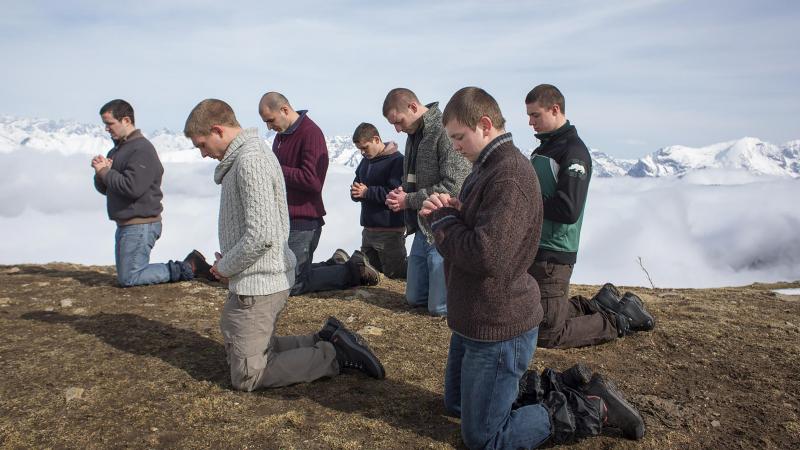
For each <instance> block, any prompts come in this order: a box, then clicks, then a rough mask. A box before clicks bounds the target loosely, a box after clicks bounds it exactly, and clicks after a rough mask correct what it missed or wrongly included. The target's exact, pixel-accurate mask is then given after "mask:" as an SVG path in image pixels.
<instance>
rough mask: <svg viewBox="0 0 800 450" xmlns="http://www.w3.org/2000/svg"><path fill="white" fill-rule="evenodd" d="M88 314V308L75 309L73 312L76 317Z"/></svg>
mask: <svg viewBox="0 0 800 450" xmlns="http://www.w3.org/2000/svg"><path fill="white" fill-rule="evenodd" d="M88 313H89V310H87V309H86V308H75V309H73V310H72V314H75V315H76V316H85V315H86V314H88Z"/></svg>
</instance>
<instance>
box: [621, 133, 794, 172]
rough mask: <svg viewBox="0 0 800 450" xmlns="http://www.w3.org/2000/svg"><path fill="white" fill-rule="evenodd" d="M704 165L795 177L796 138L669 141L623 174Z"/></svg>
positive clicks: (703, 166) (687, 170) (685, 168)
mask: <svg viewBox="0 0 800 450" xmlns="http://www.w3.org/2000/svg"><path fill="white" fill-rule="evenodd" d="M707 169H728V170H730V169H734V170H743V171H747V172H749V173H751V174H755V175H772V176H782V177H792V178H797V177H798V176H800V140H796V141H789V142H787V143H786V144H784V145H782V146H777V145H774V144H770V143H768V142H763V141H761V140H760V139H757V138H753V137H745V138H742V139H738V140H735V141H729V142H721V143H719V144H713V145H709V146H706V147H699V148H693V147H684V146H682V145H672V146H669V147H664V148H662V149H660V150H658V151H656V152H654V153H652V154H650V155H647V156H645V157H644V158H642V159H640V160H639V161H638V162H636V164H634V165H633V166H632V167H631V168H630V170H628V173H627V174H628V175H630V176H632V177H663V176H683V175H686V174H687V173H689V172H692V171H697V170H707Z"/></svg>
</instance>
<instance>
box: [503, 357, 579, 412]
mask: <svg viewBox="0 0 800 450" xmlns="http://www.w3.org/2000/svg"><path fill="white" fill-rule="evenodd" d="M591 379H592V371H591V370H590V369H589V368H588V367H586V366H585V365H584V364H583V363H578V364H575V365H574V366H572V367H570V368H569V369H567V370H565V371H563V372H556V371H555V370H553V369H550V368H546V369H544V370H543V371H542V375H541V376H540V375H539V374H538V373H537V372H536V371H535V370H526V371H525V373H524V374H522V378H520V380H519V393H518V394H517V399H516V401H515V402H514V405H513V406H512V409H516V408H521V407H523V406H526V405H532V404H534V403H542V402H543V401H544V399H545V398H546V397H547V394H549V393H550V391H559V392H562V391H566V390H567V389H568V388H571V389H575V390H578V391H580V390H582V389H584V388H585V387H586V386H587V385H588V384H589V381H590V380H591Z"/></svg>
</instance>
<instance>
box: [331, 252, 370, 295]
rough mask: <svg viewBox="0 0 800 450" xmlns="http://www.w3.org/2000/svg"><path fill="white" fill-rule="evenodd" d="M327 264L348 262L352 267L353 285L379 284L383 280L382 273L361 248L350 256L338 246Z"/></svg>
mask: <svg viewBox="0 0 800 450" xmlns="http://www.w3.org/2000/svg"><path fill="white" fill-rule="evenodd" d="M325 264H346V265H347V266H348V267H349V268H350V275H351V277H352V278H351V284H352V285H353V286H377V285H378V283H380V282H381V273H380V272H379V271H378V269H376V268H375V267H373V266H372V264H370V263H369V258H367V255H365V254H364V253H363V252H361V250H356V251H354V252H353V256H350V255H349V254H347V252H346V251H344V250H342V249H341V248H337V249H336V251H335V252H333V256H331V257H330V258H328V260H327V261H325Z"/></svg>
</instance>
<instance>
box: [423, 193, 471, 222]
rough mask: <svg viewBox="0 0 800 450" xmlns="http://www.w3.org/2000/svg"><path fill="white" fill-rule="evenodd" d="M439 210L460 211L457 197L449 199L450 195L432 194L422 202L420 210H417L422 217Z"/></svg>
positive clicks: (459, 202)
mask: <svg viewBox="0 0 800 450" xmlns="http://www.w3.org/2000/svg"><path fill="white" fill-rule="evenodd" d="M439 208H455V209H456V210H459V211H460V210H461V201H460V200H458V198H457V197H451V196H450V194H447V193H443V192H434V193H433V194H431V195H430V196H429V197H428V198H427V199H425V201H424V202H422V209H420V210H419V215H420V216H423V217H425V216H429V215H431V213H432V212H434V211H436V210H437V209H439Z"/></svg>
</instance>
